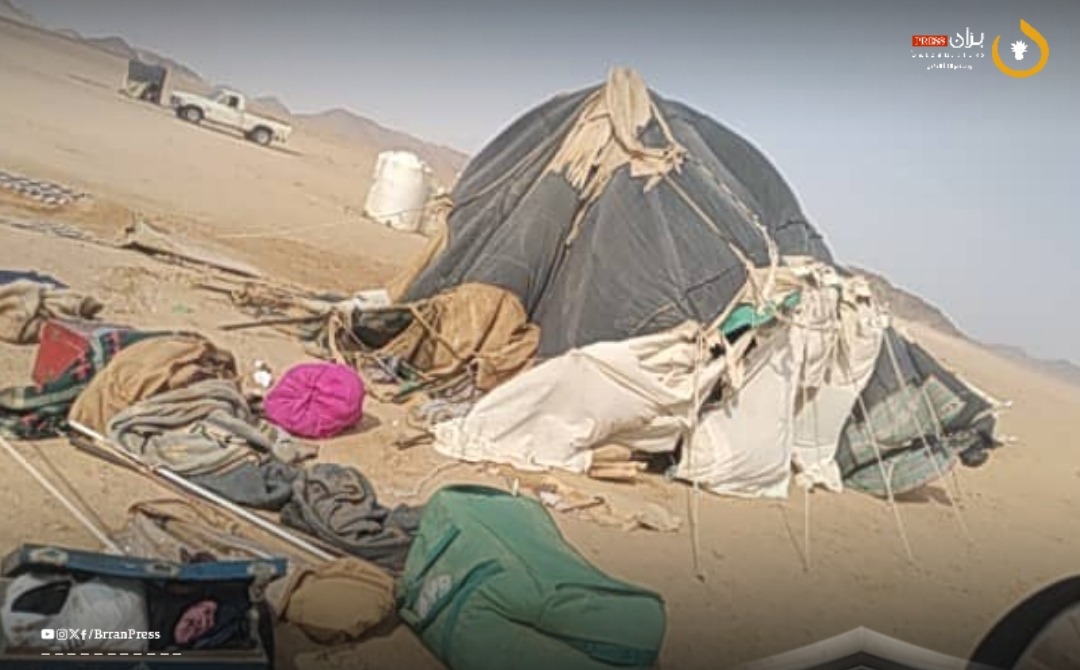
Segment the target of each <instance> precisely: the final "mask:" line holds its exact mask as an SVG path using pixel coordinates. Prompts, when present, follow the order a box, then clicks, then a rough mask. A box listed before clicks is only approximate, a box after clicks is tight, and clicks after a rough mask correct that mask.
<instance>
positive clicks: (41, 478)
mask: <svg viewBox="0 0 1080 670" xmlns="http://www.w3.org/2000/svg"><path fill="white" fill-rule="evenodd" d="M0 447H3V449H4V451H6V452H7V453H8V455H9V456H11V458H12V459H13V460H14V461H15V462H16V463H18V464H19V465H21V466H22V468H23V469H24V470H26V472H27V473H29V474H30V476H31V477H33V478H34V479H35V480H36V481H37V483H38V484H40V485H41V487H42V488H43V489H45V490H46V491H48V492H49V494H50V495H52V497H54V498H56V500H58V501H59V502H60V504H61V505H63V506H64V507H65V508H66V509H67V511H68V512H70V513H71V515H72V516H74V517H75V519H76V520H78V522H79V523H81V524H82V525H83V527H85V528H86V529H87V530H88V531H90V534H91V535H93V536H94V537H95V538H97V540H98V541H99V542H101V544H103V545H104V546H105V547H107V548H108V549H109V551H111V552H113V553H115V554H121V555H122V554H123V553H124V552H123V551H121V550H120V547H119V546H118V545H117V544H116V543H115V542H113V541H112V539H110V538H109V536H108V534H107V533H106V532H105V531H104V530H102V529H101V528H100V527H98V525H97V524H95V523H94V522H93V521H91V520H90V519H89V518H88V517H87V516H86V515H85V514H84V513H83V512H82V510H80V509H79V508H78V507H76V506H75V504H74V503H72V502H71V501H70V500H68V499H67V497H65V496H64V494H63V493H61V492H60V490H59V489H57V488H56V487H55V486H53V484H52V483H51V482H50V481H49V480H48V479H46V478H45V475H43V474H41V472H40V471H38V469H37V468H35V467H34V466H33V465H32V464H31V463H30V461H28V460H26V458H25V457H23V455H22V454H20V453H19V452H18V451H16V450H15V447H14V446H12V445H11V443H10V442H8V441H7V440H6V439H5V438H4V436H2V435H0Z"/></svg>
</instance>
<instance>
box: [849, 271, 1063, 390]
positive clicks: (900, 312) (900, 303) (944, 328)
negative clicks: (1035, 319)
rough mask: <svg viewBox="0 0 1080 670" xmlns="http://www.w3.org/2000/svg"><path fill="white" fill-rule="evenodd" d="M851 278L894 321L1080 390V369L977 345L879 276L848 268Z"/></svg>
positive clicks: (937, 311)
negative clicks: (861, 280) (859, 279)
mask: <svg viewBox="0 0 1080 670" xmlns="http://www.w3.org/2000/svg"><path fill="white" fill-rule="evenodd" d="M848 269H849V270H851V271H852V272H854V273H855V274H858V275H861V276H863V277H865V278H866V280H867V282H868V283H869V284H870V289H871V290H872V291H873V292H874V295H875V296H877V298H878V300H880V301H881V302H882V303H884V304H885V305H887V306H888V308H889V311H890V312H891V313H892V314H893V315H895V316H896V317H898V318H900V319H902V320H904V321H910V322H913V323H919V324H922V325H924V326H929V327H930V328H933V329H934V330H936V331H938V332H941V333H945V334H946V335H951V336H953V337H957V338H961V339H964V340H967V341H969V342H972V343H974V344H977V345H979V346H981V347H983V348H984V349H987V350H989V351H991V352H993V353H994V354H996V355H998V356H999V357H1001V358H1004V359H1007V360H1010V361H1013V362H1014V363H1019V364H1021V365H1023V366H1024V367H1026V368H1028V369H1029V370H1034V371H1036V372H1039V373H1041V374H1043V375H1046V376H1048V377H1051V378H1053V379H1056V380H1058V381H1062V382H1065V383H1067V384H1072V385H1074V386H1080V366H1078V365H1076V364H1075V363H1072V362H1070V361H1066V360H1056V361H1053V360H1046V359H1042V358H1037V357H1035V356H1032V355H1031V354H1029V353H1027V352H1026V351H1024V350H1023V349H1021V348H1020V347H1014V346H1008V345H1002V344H987V343H985V342H979V341H978V340H976V339H974V338H972V337H970V336H969V335H967V334H966V333H964V332H963V331H961V330H960V329H959V328H958V327H957V326H956V324H955V323H953V321H952V319H950V318H949V316H948V315H947V314H945V312H943V311H942V310H941V309H940V308H938V307H935V306H934V305H932V304H930V303H929V302H927V301H926V300H923V299H922V298H920V297H919V296H917V295H915V294H914V293H911V292H909V291H905V290H904V289H902V288H899V287H897V286H895V285H893V284H892V283H890V282H889V280H887V279H885V278H884V277H882V276H881V275H878V274H875V273H873V272H871V271H869V270H864V269H862V268H856V267H849V268H848Z"/></svg>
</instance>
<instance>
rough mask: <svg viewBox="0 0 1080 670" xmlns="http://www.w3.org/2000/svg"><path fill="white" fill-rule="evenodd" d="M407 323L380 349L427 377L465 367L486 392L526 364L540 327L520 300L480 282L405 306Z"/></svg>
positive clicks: (477, 384) (537, 342) (536, 340)
mask: <svg viewBox="0 0 1080 670" xmlns="http://www.w3.org/2000/svg"><path fill="white" fill-rule="evenodd" d="M410 311H412V313H413V317H414V318H413V321H412V323H411V324H410V325H409V326H408V327H407V328H406V329H405V331H403V332H402V333H401V334H400V335H398V336H397V337H396V338H394V340H393V341H392V342H390V344H388V345H387V346H385V347H384V348H383V349H382V350H381V351H380V353H382V354H385V355H390V356H397V357H400V358H401V359H402V360H406V361H408V362H409V363H410V364H412V365H413V366H414V367H416V368H417V369H419V370H421V371H422V372H423V373H424V374H426V375H428V376H430V377H451V376H454V375H456V374H458V373H461V372H464V371H465V370H466V369H471V370H472V372H473V373H474V382H475V385H476V387H477V389H479V390H481V391H488V390H490V389H492V388H495V387H496V386H498V385H499V384H500V383H502V382H503V381H505V380H507V379H509V378H510V377H512V376H514V375H515V374H517V373H518V372H520V371H521V370H522V369H524V368H525V366H526V365H528V363H529V361H530V360H531V359H532V357H533V355H534V354H535V353H536V348H537V346H538V345H539V343H540V329H539V328H538V327H537V326H535V325H533V324H530V323H529V322H528V317H527V316H526V314H525V310H524V308H523V307H522V306H521V303H520V301H518V299H517V298H516V297H514V296H513V295H512V294H511V293H509V292H507V291H504V290H502V289H500V288H498V287H496V286H489V285H486V284H464V285H462V286H458V287H456V288H454V289H453V290H451V291H448V292H446V293H443V294H441V295H438V296H436V297H434V298H432V299H430V300H424V301H421V302H419V303H415V304H413V305H412V306H411V307H410Z"/></svg>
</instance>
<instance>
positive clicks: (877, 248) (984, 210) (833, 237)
mask: <svg viewBox="0 0 1080 670" xmlns="http://www.w3.org/2000/svg"><path fill="white" fill-rule="evenodd" d="M15 4H17V5H19V6H20V7H22V8H24V9H26V10H28V11H29V12H30V13H32V14H34V15H35V16H36V17H37V18H39V19H40V20H42V21H43V22H44V23H46V24H47V25H49V26H50V27H54V28H74V29H75V30H78V31H79V32H82V33H83V34H87V35H93V36H105V35H121V36H123V37H124V38H125V39H127V40H128V41H129V42H131V43H132V44H134V45H136V46H140V47H146V48H150V49H153V50H156V51H158V52H161V53H163V54H165V55H169V56H172V57H175V58H177V59H178V60H180V61H182V62H184V63H186V64H188V65H190V66H191V67H193V68H194V69H195V70H197V71H199V72H200V73H201V74H202V75H203V76H204V77H206V78H207V79H209V80H212V81H215V82H230V83H232V84H234V85H237V86H240V87H241V88H243V89H245V90H247V91H248V92H249V93H252V94H267V93H272V94H275V95H277V96H278V97H280V98H281V99H282V100H283V101H284V102H285V103H286V104H287V105H289V107H291V108H292V109H293V110H294V111H300V112H310V111H321V110H323V109H326V108H330V107H348V108H351V109H353V110H355V111H357V112H359V113H361V114H364V115H366V116H369V117H371V118H374V119H376V120H377V121H379V122H381V123H383V124H384V125H388V126H391V127H395V128H400V129H403V130H406V131H409V132H411V133H414V134H416V135H419V136H422V137H425V138H427V139H431V140H435V141H439V142H442V143H446V144H449V145H451V146H454V147H457V148H459V149H462V150H465V151H467V152H475V151H476V150H478V149H479V148H480V147H482V146H483V145H484V143H485V142H486V141H487V140H489V139H490V138H491V137H492V136H493V135H495V134H496V133H497V132H499V131H500V130H501V129H502V128H504V127H505V126H506V125H508V124H509V123H510V122H511V121H512V120H513V119H514V118H515V117H517V116H518V115H520V114H521V113H523V112H524V111H526V110H527V109H529V108H530V107H532V106H533V105H535V104H537V103H540V102H542V101H544V100H546V99H547V98H549V97H550V96H551V95H553V94H555V93H557V92H560V91H565V90H572V89H577V88H581V87H584V86H587V85H591V84H594V83H598V82H600V81H601V80H602V79H603V78H604V76H605V74H606V72H607V70H608V68H609V67H610V66H612V65H629V66H632V67H635V68H637V69H638V70H639V71H640V72H641V73H642V74H643V75H644V76H645V79H646V81H647V82H648V83H649V84H650V86H652V87H653V88H654V89H656V90H657V91H659V92H660V93H661V94H663V95H666V96H668V97H670V98H674V99H677V100H681V101H683V102H686V103H688V104H690V105H692V106H695V107H697V108H698V109H700V110H702V111H704V112H706V113H708V114H709V115H711V116H713V117H715V118H716V119H717V120H719V121H721V122H722V123H725V124H727V125H729V126H730V127H732V128H734V129H736V130H738V131H740V132H742V133H743V134H745V135H746V136H747V137H748V138H749V139H750V140H751V141H753V142H754V143H755V144H756V145H757V146H758V147H759V148H761V149H762V150H763V151H764V152H765V154H766V155H767V156H769V157H770V158H771V159H772V160H773V161H774V163H775V164H776V165H777V166H778V167H779V169H780V171H781V172H782V173H783V174H784V175H785V177H786V178H787V179H788V180H789V181H790V182H791V183H792V185H793V187H794V188H795V191H796V192H797V193H798V194H799V196H800V198H801V199H802V202H803V205H804V207H805V209H806V211H807V213H808V214H809V216H810V217H811V220H812V221H813V222H814V223H815V224H816V225H817V227H818V228H819V229H820V230H821V231H822V232H823V233H824V235H825V236H826V239H827V240H828V242H829V244H830V245H831V247H832V249H833V251H834V252H835V254H836V255H837V256H838V258H839V259H841V260H842V261H844V262H848V263H852V264H857V265H862V266H865V267H868V268H871V269H874V270H877V271H879V272H882V273H883V274H885V275H886V276H888V277H889V278H890V279H891V280H893V281H894V282H895V283H897V284H899V285H901V286H903V287H905V288H908V289H911V290H914V291H916V292H917V293H919V294H921V295H923V296H925V297H927V298H929V299H930V300H931V301H933V302H935V303H936V304H938V305H939V306H941V307H942V308H943V309H945V311H946V312H948V313H949V315H950V316H952V317H953V318H954V319H955V320H956V321H957V322H958V323H959V325H960V327H961V328H963V329H964V330H966V331H968V332H969V333H971V334H973V335H974V336H976V337H978V338H981V339H983V340H986V341H990V342H1003V343H1009V344H1017V345H1020V346H1023V347H1025V348H1027V349H1028V350H1029V351H1030V352H1032V353H1034V354H1037V355H1039V356H1043V357H1061V358H1070V359H1072V360H1073V361H1080V304H1077V299H1078V297H1080V294H1078V293H1077V289H1078V288H1080V263H1078V252H1080V220H1078V217H1077V212H1078V211H1080V184H1078V182H1080V2H1077V1H1076V0H1057V1H1050V0H1046V1H1043V2H1033V1H1030V0H1029V1H1026V2H1023V3H1020V2H997V1H994V0H980V1H977V2H960V1H954V2H948V1H946V0H940V1H937V2H911V1H908V2H888V1H880V2H874V1H872V0H850V1H847V0H829V1H826V0H821V1H810V0H791V1H788V2H781V1H769V0H758V1H756V2H750V1H747V2H728V1H725V0H715V1H713V2H705V1H699V2H686V1H681V0H666V1H664V0H652V1H651V2H638V1H636V0H572V1H571V0H558V1H556V2H538V1H537V2H512V1H504V2H483V1H476V0H473V1H470V2H454V1H452V0H442V1H439V2H436V1H435V0H427V2H417V1H415V0H414V1H408V0H396V1H393V2H382V3H376V2H362V1H359V0H357V1H348V2H347V1H345V0H338V1H337V2H326V1H321V0H308V1H306V2H300V1H299V0H297V1H296V2H289V3H281V2H274V1H272V0H247V1H244V0H185V1H184V2H156V1H154V2H151V1H139V0H15ZM1021 18H1023V19H1025V20H1026V21H1028V22H1029V23H1030V24H1032V25H1033V26H1034V27H1035V28H1036V29H1038V30H1039V31H1040V32H1041V33H1042V34H1043V35H1044V36H1045V37H1046V39H1047V40H1048V42H1049V45H1050V51H1051V56H1050V59H1049V62H1048V63H1047V65H1046V67H1045V69H1044V70H1043V71H1042V72H1040V73H1039V74H1037V75H1035V76H1034V77H1030V78H1027V79H1014V78H1010V77H1007V76H1006V75H1004V74H1002V73H1001V72H999V71H998V70H997V68H995V67H994V64H993V62H992V60H991V58H990V45H991V43H992V42H993V39H994V36H995V35H998V34H1000V35H1001V42H1002V49H1001V50H1002V55H1003V57H1004V58H1005V59H1006V61H1007V62H1008V63H1009V64H1010V65H1011V66H1012V67H1015V68H1018V69H1019V68H1023V67H1027V66H1028V65H1030V64H1031V63H1033V62H1034V61H1037V60H1038V58H1039V55H1040V52H1039V48H1038V47H1037V46H1036V45H1035V44H1034V43H1032V41H1031V40H1030V39H1028V38H1026V37H1024V36H1023V35H1022V34H1021V33H1020V27H1019V22H1020V19H1021ZM968 28H970V29H971V31H972V32H973V33H974V36H975V37H976V39H977V38H978V36H979V35H980V34H983V35H984V43H983V46H982V47H981V48H980V47H972V48H970V49H964V48H962V49H949V50H948V51H951V52H955V53H963V52H967V53H970V54H976V53H980V52H982V53H985V54H986V56H985V57H984V58H981V59H978V58H974V59H968V60H967V61H963V60H960V59H953V60H952V61H938V60H935V61H929V60H927V59H919V58H912V54H913V53H916V52H934V53H936V52H937V51H938V50H931V49H913V48H912V47H911V37H912V35H913V34H948V35H955V34H956V33H957V32H961V33H966V30H967V29H968ZM1020 39H1023V40H1024V41H1026V42H1027V43H1028V44H1029V45H1030V49H1029V52H1028V54H1027V55H1026V56H1025V59H1024V60H1023V61H1016V60H1014V59H1013V56H1012V54H1011V53H1010V52H1009V51H1008V47H1007V45H1009V44H1011V43H1013V42H1015V41H1017V40H1020ZM943 51H944V50H943ZM930 62H954V63H960V62H966V63H968V64H971V65H972V66H973V69H972V70H955V69H948V70H933V71H928V70H927V69H926V66H927V65H928V64H929V63H930Z"/></svg>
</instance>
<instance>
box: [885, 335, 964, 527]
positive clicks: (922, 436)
mask: <svg viewBox="0 0 1080 670" xmlns="http://www.w3.org/2000/svg"><path fill="white" fill-rule="evenodd" d="M885 350H886V351H887V352H888V355H889V361H890V363H891V364H892V368H893V373H894V374H895V375H896V381H897V382H898V383H899V384H901V385H902V386H903V391H904V393H905V395H907V396H909V397H910V395H911V393H910V391H911V385H910V384H908V380H907V378H906V377H905V376H904V375H903V373H902V372H901V370H900V362H899V361H898V360H897V357H896V351H895V350H894V349H893V346H892V339H891V338H889V337H885ZM923 391H924V394H925V391H926V389H925V388H924V389H923ZM926 400H929V398H926ZM930 407H931V410H932V409H933V405H932V404H931V405H930ZM911 415H912V417H913V418H914V419H915V424H916V426H917V428H918V431H919V441H921V442H922V444H923V450H924V451H925V452H926V457H927V458H929V459H930V463H931V464H933V466H934V472H936V473H937V476H938V479H940V480H941V481H942V483H943V485H944V487H945V496H946V497H947V498H948V500H949V509H950V510H952V513H953V516H955V517H956V523H957V524H958V525H959V526H960V532H962V533H963V534H964V538H965V539H966V540H967V541H968V542H971V541H972V537H971V533H970V532H969V531H968V527H967V523H965V522H964V515H963V513H962V512H961V511H960V507H959V506H958V505H957V501H956V497H955V496H954V495H953V491H952V489H951V488H950V486H949V479H948V478H947V477H946V476H945V473H944V471H943V470H942V469H941V464H940V463H938V460H937V457H936V456H935V455H934V452H933V449H932V448H931V447H930V442H929V441H928V440H927V439H926V435H927V433H926V430H925V428H924V427H923V423H922V419H921V418H920V417H919V412H918V411H917V409H912V410H911ZM938 438H939V440H940V438H941V433H940V432H939V433H938Z"/></svg>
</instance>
